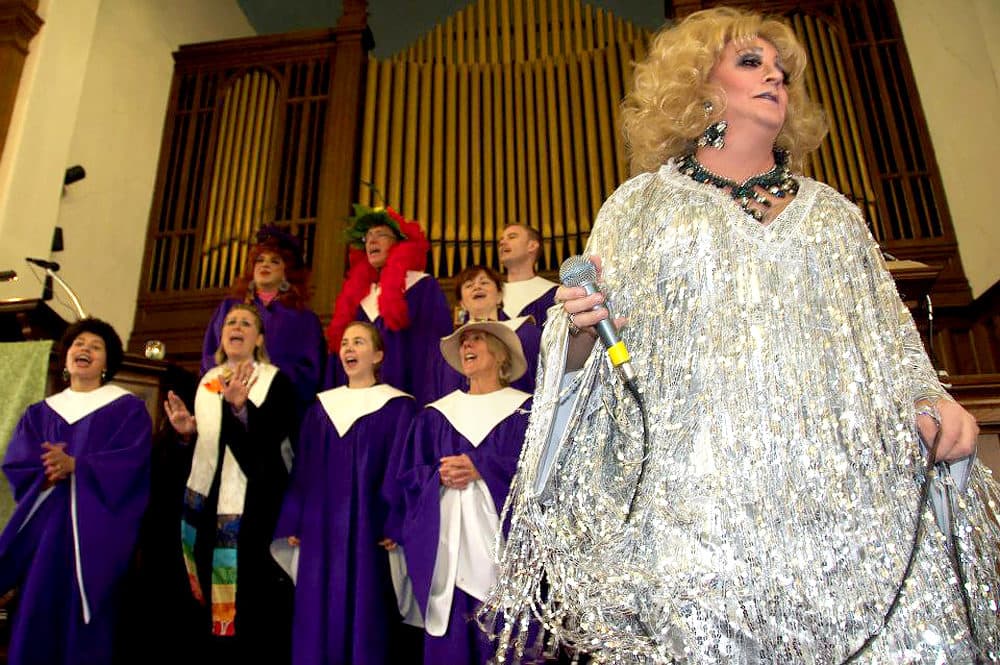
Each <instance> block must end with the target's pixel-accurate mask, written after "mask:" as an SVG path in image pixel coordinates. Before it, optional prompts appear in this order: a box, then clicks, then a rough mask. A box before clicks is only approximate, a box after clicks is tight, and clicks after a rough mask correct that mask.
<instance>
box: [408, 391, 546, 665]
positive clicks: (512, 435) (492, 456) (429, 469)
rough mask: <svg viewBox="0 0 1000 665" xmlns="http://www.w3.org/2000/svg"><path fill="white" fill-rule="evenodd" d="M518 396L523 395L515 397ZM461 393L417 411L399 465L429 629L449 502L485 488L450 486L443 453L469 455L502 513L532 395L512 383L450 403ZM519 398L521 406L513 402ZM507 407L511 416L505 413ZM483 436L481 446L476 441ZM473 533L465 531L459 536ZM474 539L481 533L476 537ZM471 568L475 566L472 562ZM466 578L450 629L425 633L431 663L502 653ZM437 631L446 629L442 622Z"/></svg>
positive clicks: (414, 573)
mask: <svg viewBox="0 0 1000 665" xmlns="http://www.w3.org/2000/svg"><path fill="white" fill-rule="evenodd" d="M511 398H514V400H515V401H513V402H511ZM455 399H456V393H452V394H451V395H448V396H446V397H445V398H443V399H441V400H438V401H437V402H434V403H432V404H430V405H428V406H427V407H426V408H424V409H423V410H422V411H421V412H420V413H419V414H418V415H417V417H416V419H415V420H414V421H413V427H412V428H411V430H410V434H409V436H408V438H407V442H406V445H405V446H404V448H403V451H402V454H401V459H400V464H399V471H398V473H399V475H398V481H399V483H400V485H401V486H402V489H403V492H404V504H405V516H404V518H403V523H402V527H401V532H402V544H403V547H404V550H405V554H406V564H407V568H408V570H409V575H410V579H411V580H412V583H413V594H414V596H415V597H416V600H417V603H418V604H419V606H420V608H421V611H422V612H423V616H424V619H425V622H428V626H427V630H428V631H430V630H432V628H431V626H430V621H431V616H429V615H428V603H429V602H430V601H431V600H432V595H433V594H432V589H431V586H432V584H431V583H432V580H433V579H434V576H435V565H436V563H437V558H438V547H439V539H441V537H442V529H441V525H442V512H443V511H442V505H443V502H444V501H445V500H446V494H447V493H449V492H453V493H459V495H460V496H461V495H462V494H463V493H472V492H475V491H478V489H479V488H477V487H474V483H473V484H470V485H469V486H468V487H467V488H466V489H464V490H457V489H447V490H445V489H444V488H443V486H442V485H441V477H440V473H439V468H440V459H441V458H442V457H445V456H448V455H460V454H463V453H464V454H466V455H468V456H469V458H470V459H471V460H472V463H473V465H475V467H476V469H477V471H478V472H479V474H480V475H481V476H482V482H484V483H485V486H486V488H488V492H489V495H490V497H491V499H492V504H493V507H494V510H495V512H496V513H499V512H500V511H501V510H502V509H503V505H504V502H505V500H506V498H507V492H508V490H509V489H510V482H511V479H512V478H513V476H514V472H515V470H516V468H517V461H518V458H519V456H520V453H521V445H522V443H523V441H524V433H525V429H526V427H527V424H528V410H529V409H530V405H531V397H530V395H527V394H525V393H521V392H520V391H514V390H512V389H505V390H501V391H497V392H494V393H489V394H487V395H467V394H465V393H458V400H457V402H455V401H452V403H451V405H450V406H448V407H446V406H444V405H445V404H446V403H447V402H449V401H450V400H455ZM491 400H492V401H493V403H494V405H495V404H496V403H497V402H499V401H501V400H502V401H504V402H506V404H505V405H504V406H503V407H497V406H491V405H489V404H488V403H487V402H489V401H491ZM512 404H516V405H517V407H515V408H513V409H511V405H512ZM440 409H444V411H442V410H440ZM445 412H447V415H446V413H445ZM503 412H508V413H509V415H506V416H505V417H502V413H503ZM463 414H464V416H465V417H464V418H463ZM498 418H499V420H497V419H498ZM460 430H461V431H460ZM463 431H464V432H465V433H463ZM470 437H471V438H470ZM476 440H478V445H474V443H473V442H474V441H476ZM476 482H479V481H476ZM467 497H468V495H465V497H463V498H467ZM463 509H464V506H463ZM494 518H496V515H494ZM463 519H464V518H463ZM464 528H465V527H464V523H463V526H462V529H463V530H464ZM467 535H469V534H462V536H460V537H459V539H460V540H461V539H462V538H464V537H465V536H467ZM471 540H481V539H477V538H475V537H473V538H471ZM461 542H462V543H463V544H464V543H465V542H466V541H465V540H461ZM489 545H491V543H490V544H489ZM494 566H495V564H494V562H493V561H492V556H491V555H483V556H480V557H478V558H477V559H476V560H475V561H474V562H473V563H472V569H473V570H478V571H479V572H480V573H482V572H484V571H489V572H487V574H492V571H495V567H494ZM468 570H470V568H469V567H466V571H468ZM462 582H463V574H462V572H461V568H459V572H458V574H457V576H456V577H455V585H454V587H453V596H452V597H451V602H450V612H449V614H448V617H447V627H446V628H445V629H444V630H443V635H440V636H433V635H431V634H429V633H425V635H424V662H425V663H469V664H470V665H471V664H472V663H485V662H486V661H487V660H488V659H489V658H491V657H492V656H493V655H494V654H493V649H492V647H491V646H490V644H489V642H488V640H487V638H486V635H485V634H484V633H482V632H481V631H480V630H479V628H478V626H477V625H476V623H475V621H474V617H473V615H474V613H475V609H476V607H477V606H478V605H479V601H478V600H477V599H476V598H475V597H474V596H472V595H471V594H470V593H467V592H466V591H464V590H463V589H462V588H460V587H461V586H463V585H462ZM449 592H450V589H449ZM436 632H441V627H440V626H438V628H437V630H436Z"/></svg>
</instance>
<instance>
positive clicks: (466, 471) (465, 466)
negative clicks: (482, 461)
mask: <svg viewBox="0 0 1000 665" xmlns="http://www.w3.org/2000/svg"><path fill="white" fill-rule="evenodd" d="M480 478H482V476H480V475H479V471H477V470H476V466H475V465H474V464H473V463H472V460H471V459H469V456H468V455H465V454H462V455H448V456H447V457H442V458H441V484H442V485H444V486H445V487H448V488H451V489H456V490H464V489H465V488H466V487H468V486H469V483H471V482H473V481H476V480H479V479H480Z"/></svg>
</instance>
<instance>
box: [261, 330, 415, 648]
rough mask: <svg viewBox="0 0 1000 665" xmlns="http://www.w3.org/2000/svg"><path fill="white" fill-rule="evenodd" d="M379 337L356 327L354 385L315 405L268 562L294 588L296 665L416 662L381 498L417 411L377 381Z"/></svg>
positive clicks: (351, 365)
mask: <svg viewBox="0 0 1000 665" xmlns="http://www.w3.org/2000/svg"><path fill="white" fill-rule="evenodd" d="M384 357H385V353H384V350H383V346H382V339H381V337H380V336H379V333H378V330H377V329H376V328H375V326H373V325H371V324H370V323H364V322H360V321H358V322H354V323H352V324H350V325H349V326H348V327H347V330H346V331H344V337H343V339H342V340H341V344H340V362H341V364H342V365H343V369H344V372H345V374H346V375H347V381H348V384H347V385H346V386H340V387H339V388H334V389H332V390H327V391H324V392H322V393H320V394H319V395H318V399H317V401H316V402H315V403H314V404H313V406H312V407H310V409H309V411H308V412H307V413H306V417H305V419H304V420H303V422H302V430H301V432H300V444H299V454H298V455H297V456H296V458H295V466H294V469H293V472H292V480H291V485H290V486H289V489H288V493H287V494H286V495H285V502H284V505H283V507H282V511H281V516H280V518H279V520H278V526H277V529H276V530H275V533H274V542H273V543H272V544H271V552H272V554H273V555H274V557H275V559H276V560H277V561H278V562H279V563H280V564H281V565H282V567H283V568H284V569H285V570H286V571H287V572H288V573H289V575H290V576H291V577H292V579H293V580H295V612H294V618H293V622H292V662H293V663H296V664H301V665H311V664H313V663H331V664H334V663H342V664H344V665H349V664H351V663H365V664H367V665H377V664H379V663H396V662H412V660H411V659H408V658H407V656H408V654H405V653H401V652H400V651H399V649H398V648H397V647H398V646H399V645H400V643H401V642H400V634H401V630H400V629H401V618H400V613H399V611H398V609H397V604H396V598H395V594H394V592H393V586H392V578H391V576H390V566H389V556H390V552H389V551H387V550H389V549H395V543H394V542H393V541H392V540H391V539H387V538H386V533H385V529H384V525H385V520H386V516H387V513H388V506H387V505H386V502H385V501H384V499H383V498H382V496H381V489H382V485H383V482H384V480H385V474H386V465H387V463H388V460H389V456H390V453H391V452H392V449H393V448H394V447H396V446H401V445H402V444H403V442H404V441H405V439H406V433H407V431H408V430H409V428H410V423H411V421H412V420H413V414H414V411H415V410H416V406H415V404H414V401H413V398H412V397H411V396H410V395H407V394H406V393H404V392H402V391H400V390H398V389H396V388H393V387H392V386H389V385H387V384H384V383H379V381H378V378H377V377H378V371H379V366H380V365H381V364H382V362H383V359H384Z"/></svg>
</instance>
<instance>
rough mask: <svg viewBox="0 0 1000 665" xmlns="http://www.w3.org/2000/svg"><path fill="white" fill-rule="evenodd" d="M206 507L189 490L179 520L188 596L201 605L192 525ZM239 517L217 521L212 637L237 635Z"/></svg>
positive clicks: (212, 596) (201, 597)
mask: <svg viewBox="0 0 1000 665" xmlns="http://www.w3.org/2000/svg"><path fill="white" fill-rule="evenodd" d="M204 505H205V497H204V496H202V495H201V494H198V493H197V492H193V491H192V490H190V489H187V490H185V492H184V516H183V519H182V520H181V549H182V552H183V555H184V567H185V568H186V569H187V574H188V582H189V583H190V585H191V593H192V594H193V595H194V597H195V599H197V600H198V602H200V603H204V602H205V594H204V592H203V591H202V588H201V581H200V580H199V579H198V566H197V564H196V562H195V558H194V544H195V540H196V539H197V536H198V532H197V529H196V527H194V526H193V525H194V524H197V523H198V518H199V516H200V513H201V511H202V510H203V508H204ZM240 517H241V516H240V515H219V516H218V517H217V520H216V540H215V548H214V549H213V551H212V589H211V599H212V634H213V635H218V636H220V637H232V636H233V635H235V634H236V623H235V621H236V580H237V553H236V544H237V540H238V539H239V534H240Z"/></svg>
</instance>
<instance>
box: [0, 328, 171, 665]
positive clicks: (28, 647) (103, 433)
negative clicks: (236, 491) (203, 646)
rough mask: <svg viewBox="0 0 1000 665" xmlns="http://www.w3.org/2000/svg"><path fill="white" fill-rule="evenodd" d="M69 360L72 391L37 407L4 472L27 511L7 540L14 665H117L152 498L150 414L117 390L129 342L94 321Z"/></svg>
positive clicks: (4, 581)
mask: <svg viewBox="0 0 1000 665" xmlns="http://www.w3.org/2000/svg"><path fill="white" fill-rule="evenodd" d="M62 348H63V349H64V351H65V356H64V357H65V369H64V370H63V376H64V378H66V379H67V380H68V381H69V388H67V389H66V390H64V391H63V392H61V393H57V394H55V395H52V396H51V397H47V398H46V399H45V400H44V401H42V402H39V403H37V404H32V405H31V406H29V407H28V409H27V411H26V412H25V414H24V416H23V417H22V418H21V420H20V422H19V423H18V424H17V427H16V429H15V430H14V436H13V438H12V439H11V442H10V445H9V447H8V449H7V454H6V456H5V457H4V462H3V471H4V473H5V474H6V475H7V478H8V480H9V481H10V484H11V487H12V490H13V494H14V498H15V500H16V501H17V506H16V508H15V512H14V515H13V517H12V518H11V520H10V522H9V523H8V524H7V528H6V529H4V531H3V534H2V535H0V595H2V594H4V593H6V592H7V591H9V590H10V589H12V588H17V589H18V592H17V596H16V599H17V606H16V607H15V608H14V610H13V613H12V625H11V638H10V647H9V651H8V653H7V659H8V660H7V662H9V663H11V665H20V664H22V663H46V664H51V665H57V664H59V663H81V664H83V663H111V662H112V660H113V658H114V656H113V653H112V652H113V650H114V649H113V645H114V642H115V636H114V628H115V625H116V622H117V620H118V617H117V614H118V612H117V610H118V606H119V601H120V598H121V591H122V588H121V580H122V578H123V576H124V575H125V573H126V572H127V570H128V567H129V562H130V560H131V557H132V553H133V549H134V547H135V543H136V539H137V537H138V533H139V524H140V521H141V519H142V515H143V511H144V510H145V508H146V501H147V498H148V494H149V458H150V450H151V444H150V434H151V428H152V426H151V422H150V418H149V414H148V413H147V411H146V406H145V404H144V402H143V401H142V400H141V399H139V398H138V397H136V396H134V395H132V394H131V393H129V392H127V391H125V390H123V389H122V388H120V387H118V386H113V385H109V384H108V383H107V381H109V380H110V379H111V377H113V376H114V374H115V372H116V371H117V370H118V368H119V367H120V366H121V362H122V356H123V353H122V343H121V339H120V338H119V337H118V334H117V333H115V331H114V329H113V328H112V327H111V326H110V325H109V324H107V323H105V322H103V321H100V320H98V319H90V318H88V319H83V320H81V321H77V322H76V323H74V324H72V325H71V326H70V327H69V328H68V329H67V330H66V333H65V335H64V336H63V342H62Z"/></svg>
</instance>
